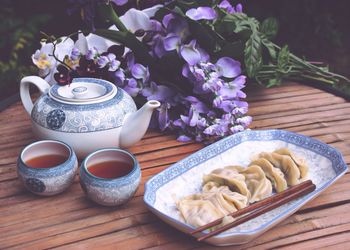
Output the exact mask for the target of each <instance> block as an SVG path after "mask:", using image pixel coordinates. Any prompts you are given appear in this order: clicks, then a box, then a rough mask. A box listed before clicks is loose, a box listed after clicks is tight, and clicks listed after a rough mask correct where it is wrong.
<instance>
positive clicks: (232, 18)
mask: <svg viewBox="0 0 350 250" xmlns="http://www.w3.org/2000/svg"><path fill="white" fill-rule="evenodd" d="M222 20H223V23H224V25H226V27H229V29H230V31H231V32H232V31H233V32H234V33H240V32H242V31H246V30H250V31H251V32H252V33H253V32H256V31H257V30H258V29H259V25H260V24H259V21H258V20H256V19H255V18H252V17H248V16H247V15H246V14H244V13H235V14H227V15H226V16H224V17H223V19H222Z"/></svg>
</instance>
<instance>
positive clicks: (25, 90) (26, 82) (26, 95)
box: [19, 76, 50, 115]
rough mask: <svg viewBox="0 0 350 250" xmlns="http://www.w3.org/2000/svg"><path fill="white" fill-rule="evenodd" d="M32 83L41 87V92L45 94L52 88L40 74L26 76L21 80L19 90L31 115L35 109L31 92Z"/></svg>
mask: <svg viewBox="0 0 350 250" xmlns="http://www.w3.org/2000/svg"><path fill="white" fill-rule="evenodd" d="M30 84H34V85H35V86H36V87H37V88H38V89H39V91H40V93H41V94H44V93H45V91H46V90H47V89H49V88H50V85H49V84H48V83H47V82H46V81H45V80H44V79H42V78H40V77H38V76H26V77H24V78H23V79H22V80H21V84H20V86H19V92H20V96H21V100H22V103H23V106H24V108H25V109H26V111H27V112H28V114H29V115H31V112H32V109H33V102H32V99H31V97H30V92H29V86H30Z"/></svg>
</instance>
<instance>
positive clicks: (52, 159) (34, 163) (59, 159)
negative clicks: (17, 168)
mask: <svg viewBox="0 0 350 250" xmlns="http://www.w3.org/2000/svg"><path fill="white" fill-rule="evenodd" d="M66 160H67V156H64V155H41V156H38V157H35V158H32V159H29V160H27V161H26V164H27V165H28V166H29V167H32V168H52V167H55V166H57V165H60V164H62V163H63V162H65V161H66Z"/></svg>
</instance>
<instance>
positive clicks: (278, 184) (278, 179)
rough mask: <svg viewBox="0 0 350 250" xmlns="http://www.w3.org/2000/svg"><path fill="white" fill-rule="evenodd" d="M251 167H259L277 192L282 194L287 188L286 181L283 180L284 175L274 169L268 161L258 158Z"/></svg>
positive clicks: (277, 169)
mask: <svg viewBox="0 0 350 250" xmlns="http://www.w3.org/2000/svg"><path fill="white" fill-rule="evenodd" d="M251 165H257V166H259V167H261V169H262V170H263V171H264V173H265V175H266V177H267V178H268V179H270V181H271V182H272V185H273V187H274V188H275V189H276V191H277V192H282V191H284V190H286V189H287V188H288V185H287V181H286V179H285V178H284V174H283V173H282V171H281V170H280V169H279V168H275V167H274V166H273V165H272V164H271V163H270V162H269V161H268V160H266V159H265V158H259V159H257V160H254V161H253V162H252V163H251V164H250V166H251Z"/></svg>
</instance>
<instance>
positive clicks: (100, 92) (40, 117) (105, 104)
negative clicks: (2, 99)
mask: <svg viewBox="0 0 350 250" xmlns="http://www.w3.org/2000/svg"><path fill="white" fill-rule="evenodd" d="M30 84H34V85H35V86H36V87H38V89H39V90H40V92H41V94H42V95H41V96H40V97H39V99H38V100H37V101H36V102H35V104H34V105H33V103H32V100H31V97H30V93H29V86H30ZM20 95H21V99H22V103H23V105H24V108H25V109H26V111H27V112H28V114H29V115H31V118H32V129H33V132H34V134H35V135H36V136H37V137H38V138H39V139H54V140H60V141H63V142H65V143H67V144H69V145H70V146H72V147H73V148H74V150H75V152H76V154H77V155H78V157H79V158H82V157H85V156H86V155H87V154H89V153H91V152H93V151H95V150H97V149H99V148H106V147H122V148H125V147H129V146H131V145H133V144H134V143H136V142H138V141H139V140H141V138H142V137H143V135H144V134H145V132H146V130H147V128H148V125H149V122H150V119H151V116H152V112H153V110H154V109H156V108H158V107H159V106H160V103H159V102H158V101H148V102H147V103H146V104H145V105H144V106H143V107H142V108H141V109H140V110H138V111H137V110H136V105H135V102H134V101H133V99H132V98H131V96H129V94H128V93H126V92H125V91H124V90H123V89H121V88H118V87H116V86H115V85H113V84H112V83H110V82H108V81H105V80H101V79H95V78H76V79H74V80H73V82H72V83H71V84H70V85H65V86H60V85H57V84H56V85H53V86H50V85H49V84H48V83H47V82H46V81H45V80H43V79H42V78H40V77H37V76H28V77H24V78H23V79H22V81H21V84H20Z"/></svg>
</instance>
